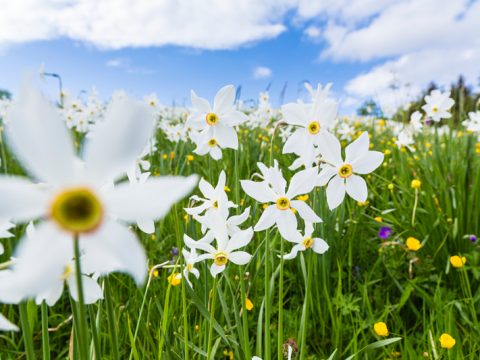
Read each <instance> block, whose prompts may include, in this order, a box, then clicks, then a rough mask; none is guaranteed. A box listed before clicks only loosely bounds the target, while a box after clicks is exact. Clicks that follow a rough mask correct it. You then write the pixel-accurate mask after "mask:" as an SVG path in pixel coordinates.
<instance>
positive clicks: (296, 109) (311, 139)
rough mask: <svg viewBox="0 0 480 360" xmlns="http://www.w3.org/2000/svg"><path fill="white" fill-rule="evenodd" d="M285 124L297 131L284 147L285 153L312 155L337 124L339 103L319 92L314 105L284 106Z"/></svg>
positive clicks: (295, 104) (294, 104) (293, 104)
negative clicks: (327, 132) (335, 123)
mask: <svg viewBox="0 0 480 360" xmlns="http://www.w3.org/2000/svg"><path fill="white" fill-rule="evenodd" d="M281 111H282V114H283V118H284V120H285V122H286V123H287V124H289V125H292V126H295V127H296V129H295V130H294V132H293V133H292V135H291V136H290V137H289V138H288V140H287V141H286V142H285V145H284V146H283V153H284V154H288V153H295V154H297V155H305V154H310V153H311V152H312V149H313V148H314V147H315V146H318V145H319V143H321V142H322V141H323V140H322V139H323V134H324V133H325V132H326V131H328V130H329V129H330V128H331V127H332V126H333V124H334V122H335V117H336V114H337V103H336V102H335V101H333V100H332V99H328V98H327V93H326V92H322V91H317V92H316V96H315V98H314V100H313V103H312V104H309V105H306V104H302V103H290V104H285V105H283V106H282V110H281Z"/></svg>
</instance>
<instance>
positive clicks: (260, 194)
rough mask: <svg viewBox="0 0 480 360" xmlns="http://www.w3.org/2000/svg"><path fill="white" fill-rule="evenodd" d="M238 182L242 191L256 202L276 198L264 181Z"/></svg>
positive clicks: (264, 201)
mask: <svg viewBox="0 0 480 360" xmlns="http://www.w3.org/2000/svg"><path fill="white" fill-rule="evenodd" d="M240 184H241V185H242V189H243V191H245V192H246V193H247V195H248V196H250V197H251V198H253V199H255V200H257V201H258V202H261V203H268V202H275V201H276V200H277V196H276V194H275V193H274V192H273V190H272V189H271V188H270V187H269V186H268V184H267V183H266V182H265V181H259V182H258V181H251V180H241V181H240Z"/></svg>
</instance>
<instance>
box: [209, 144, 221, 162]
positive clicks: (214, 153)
mask: <svg viewBox="0 0 480 360" xmlns="http://www.w3.org/2000/svg"><path fill="white" fill-rule="evenodd" d="M210 156H211V157H212V159H213V160H220V159H221V158H222V150H221V149H220V148H219V147H218V146H214V147H212V148H210Z"/></svg>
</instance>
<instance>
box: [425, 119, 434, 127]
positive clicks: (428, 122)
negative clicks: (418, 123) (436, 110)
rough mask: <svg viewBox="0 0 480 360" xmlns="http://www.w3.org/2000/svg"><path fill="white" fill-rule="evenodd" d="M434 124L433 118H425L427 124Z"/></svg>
mask: <svg viewBox="0 0 480 360" xmlns="http://www.w3.org/2000/svg"><path fill="white" fill-rule="evenodd" d="M432 124H433V121H432V119H430V118H426V119H425V125H432Z"/></svg>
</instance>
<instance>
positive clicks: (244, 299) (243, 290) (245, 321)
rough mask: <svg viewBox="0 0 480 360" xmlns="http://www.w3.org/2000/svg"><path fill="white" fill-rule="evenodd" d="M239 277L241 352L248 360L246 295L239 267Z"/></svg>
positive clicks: (242, 270)
mask: <svg viewBox="0 0 480 360" xmlns="http://www.w3.org/2000/svg"><path fill="white" fill-rule="evenodd" d="M239 276H240V291H241V296H242V309H243V310H242V327H243V351H244V353H245V359H248V360H250V359H251V358H252V354H251V352H250V342H249V341H248V339H249V337H248V318H247V308H246V301H247V294H246V291H245V272H244V269H243V266H240V267H239Z"/></svg>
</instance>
